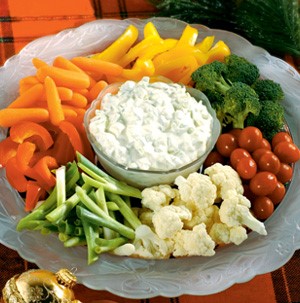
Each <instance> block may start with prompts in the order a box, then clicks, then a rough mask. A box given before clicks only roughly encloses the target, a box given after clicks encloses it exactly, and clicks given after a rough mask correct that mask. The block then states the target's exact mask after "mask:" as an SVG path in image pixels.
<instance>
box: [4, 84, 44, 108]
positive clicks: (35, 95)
mask: <svg viewBox="0 0 300 303" xmlns="http://www.w3.org/2000/svg"><path fill="white" fill-rule="evenodd" d="M43 92H44V87H43V85H42V84H41V83H38V84H35V85H34V86H32V87H31V88H29V89H28V90H27V91H25V92H24V93H23V94H22V95H20V96H19V97H18V98H17V99H15V100H14V101H13V102H12V103H11V104H10V105H9V106H8V108H24V107H33V106H34V105H35V103H36V102H37V101H38V100H39V99H41V97H42V95H43Z"/></svg>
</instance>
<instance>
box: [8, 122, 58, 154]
mask: <svg viewBox="0 0 300 303" xmlns="http://www.w3.org/2000/svg"><path fill="white" fill-rule="evenodd" d="M10 137H11V139H12V141H14V142H16V143H23V142H24V141H25V140H27V139H28V141H30V140H31V139H33V141H34V143H35V144H36V145H37V147H38V148H39V150H47V149H48V148H49V147H50V146H51V145H52V144H53V139H52V136H51V134H50V133H49V131H48V130H47V129H46V128H44V127H43V126H42V125H40V124H38V123H35V122H29V121H28V122H22V123H18V124H16V125H13V126H12V127H11V129H10Z"/></svg>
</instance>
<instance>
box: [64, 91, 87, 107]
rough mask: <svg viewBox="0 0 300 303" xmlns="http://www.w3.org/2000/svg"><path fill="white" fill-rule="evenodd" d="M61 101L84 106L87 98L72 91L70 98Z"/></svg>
mask: <svg viewBox="0 0 300 303" xmlns="http://www.w3.org/2000/svg"><path fill="white" fill-rule="evenodd" d="M63 103H64V104H66V105H71V106H75V107H81V108H85V107H86V106H87V104H88V100H87V98H86V97H85V96H83V95H81V94H79V93H74V94H73V97H72V99H71V100H65V101H64V102H63Z"/></svg>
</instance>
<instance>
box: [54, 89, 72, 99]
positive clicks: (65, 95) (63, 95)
mask: <svg viewBox="0 0 300 303" xmlns="http://www.w3.org/2000/svg"><path fill="white" fill-rule="evenodd" d="M57 91H58V95H59V98H60V99H61V100H71V99H72V97H73V91H72V89H70V88H67V87H63V86H58V87H57Z"/></svg>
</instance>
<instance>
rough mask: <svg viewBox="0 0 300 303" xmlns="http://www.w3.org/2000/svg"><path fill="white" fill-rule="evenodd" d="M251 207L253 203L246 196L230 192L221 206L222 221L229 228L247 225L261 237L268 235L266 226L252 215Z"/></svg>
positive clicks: (233, 191)
mask: <svg viewBox="0 0 300 303" xmlns="http://www.w3.org/2000/svg"><path fill="white" fill-rule="evenodd" d="M250 207H251V203H250V201H249V200H248V199H247V198H246V197H245V196H243V195H241V194H238V193H237V192H236V191H235V190H230V191H228V197H227V198H226V199H224V200H223V202H222V204H221V206H220V210H219V215H220V220H221V222H223V223H225V224H226V225H228V226H229V227H233V226H241V225H245V226H247V227H249V228H250V229H252V230H253V231H256V232H257V233H259V234H261V235H266V234H267V231H266V228H265V226H264V224H263V223H262V222H260V221H259V220H257V219H256V218H255V217H254V216H253V215H252V214H251V212H250Z"/></svg>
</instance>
